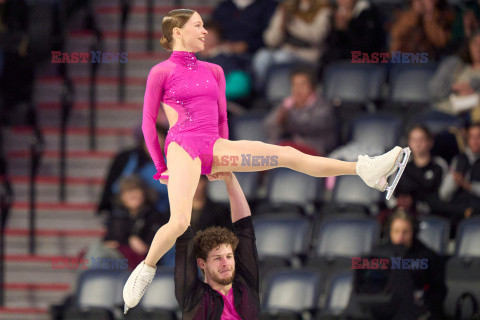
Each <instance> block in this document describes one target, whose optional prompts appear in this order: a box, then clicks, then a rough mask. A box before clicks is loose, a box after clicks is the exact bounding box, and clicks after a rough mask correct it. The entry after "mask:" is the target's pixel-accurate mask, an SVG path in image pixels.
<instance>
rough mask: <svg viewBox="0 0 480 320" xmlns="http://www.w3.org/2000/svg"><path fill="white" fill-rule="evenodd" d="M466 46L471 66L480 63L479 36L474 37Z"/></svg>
mask: <svg viewBox="0 0 480 320" xmlns="http://www.w3.org/2000/svg"><path fill="white" fill-rule="evenodd" d="M468 46H469V49H470V56H471V57H472V62H473V64H477V63H480V35H477V36H475V37H474V38H473V39H472V40H471V41H470V43H469V45H468Z"/></svg>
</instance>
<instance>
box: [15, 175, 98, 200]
mask: <svg viewBox="0 0 480 320" xmlns="http://www.w3.org/2000/svg"><path fill="white" fill-rule="evenodd" d="M12 181H13V192H14V195H15V201H23V202H26V201H29V200H30V193H29V192H30V182H29V179H28V178H27V177H23V178H15V179H12ZM58 181H59V180H58V178H56V177H39V179H38V180H37V183H36V200H37V201H41V202H55V201H58V199H59V198H58V197H59V190H60V186H59V182H58ZM102 181H103V179H91V178H90V179H88V178H83V179H77V178H67V180H66V201H67V202H72V203H83V202H90V201H92V200H97V201H98V200H99V199H100V196H101V192H102V190H103V182H102Z"/></svg>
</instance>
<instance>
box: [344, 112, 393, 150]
mask: <svg viewBox="0 0 480 320" xmlns="http://www.w3.org/2000/svg"><path fill="white" fill-rule="evenodd" d="M400 126H401V121H400V120H399V119H398V117H395V116H393V115H390V114H367V115H362V116H360V117H358V118H356V119H355V120H353V124H352V137H351V141H356V142H359V143H365V144H368V145H372V146H378V147H379V148H383V149H384V150H388V149H390V148H393V147H394V146H395V145H397V143H398V141H399V138H400Z"/></svg>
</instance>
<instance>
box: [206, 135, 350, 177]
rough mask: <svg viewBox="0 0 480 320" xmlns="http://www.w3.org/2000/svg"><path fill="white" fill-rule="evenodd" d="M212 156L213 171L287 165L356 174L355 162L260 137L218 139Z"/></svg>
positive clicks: (320, 172)
mask: <svg viewBox="0 0 480 320" xmlns="http://www.w3.org/2000/svg"><path fill="white" fill-rule="evenodd" d="M213 156H214V161H213V166H212V173H216V172H225V171H229V172H230V171H236V172H251V171H263V170H269V169H273V168H278V167H286V168H290V169H292V170H295V171H298V172H302V173H305V174H308V175H310V176H314V177H330V176H339V175H355V174H356V171H355V165H356V162H347V161H341V160H336V159H329V158H324V157H317V156H311V155H308V154H305V153H303V152H300V151H298V150H296V149H295V148H292V147H289V146H277V145H273V144H268V143H264V142H260V141H249V140H240V141H230V140H226V139H219V140H217V142H216V143H215V145H214V148H213Z"/></svg>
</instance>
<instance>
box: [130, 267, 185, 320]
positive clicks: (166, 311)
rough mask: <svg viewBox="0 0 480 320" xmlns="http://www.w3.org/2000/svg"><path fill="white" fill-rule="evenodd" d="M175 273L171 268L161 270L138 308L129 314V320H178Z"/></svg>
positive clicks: (158, 270)
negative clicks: (176, 313)
mask: <svg viewBox="0 0 480 320" xmlns="http://www.w3.org/2000/svg"><path fill="white" fill-rule="evenodd" d="M174 292H175V282H174V273H173V269H171V268H161V269H160V268H159V269H157V272H156V274H155V278H153V281H152V283H151V284H150V286H149V287H148V289H147V291H146V292H145V295H144V296H143V297H142V300H140V303H139V305H138V306H137V307H135V308H133V309H132V310H130V311H129V312H128V319H129V320H149V319H161V320H176V315H175V312H176V311H177V310H178V309H179V306H178V303H177V300H176V298H175V295H174Z"/></svg>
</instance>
